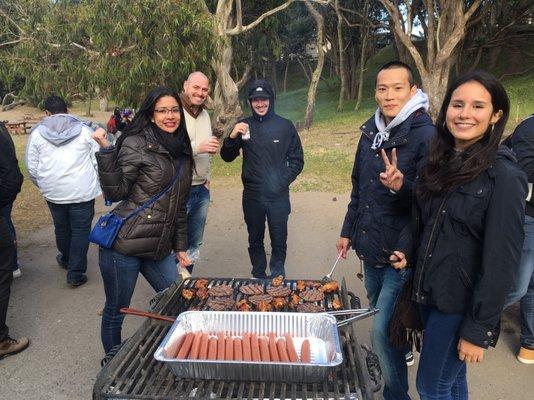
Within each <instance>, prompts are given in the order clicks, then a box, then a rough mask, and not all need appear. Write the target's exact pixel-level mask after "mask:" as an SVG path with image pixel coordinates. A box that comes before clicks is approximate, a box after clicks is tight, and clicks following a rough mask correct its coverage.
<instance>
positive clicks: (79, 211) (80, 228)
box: [47, 200, 95, 282]
mask: <svg viewBox="0 0 534 400" xmlns="http://www.w3.org/2000/svg"><path fill="white" fill-rule="evenodd" d="M47 203H48V208H49V209H50V213H51V214H52V219H53V220H54V229H55V234H56V246H57V249H58V250H59V252H60V253H61V260H62V261H63V263H64V264H65V265H67V266H68V272H67V282H79V281H80V280H81V279H82V275H83V274H84V273H85V272H86V271H87V250H88V249H89V233H91V223H92V222H93V216H94V215H95V201H94V200H90V201H85V202H83V203H70V204H56V203H51V202H49V201H47Z"/></svg>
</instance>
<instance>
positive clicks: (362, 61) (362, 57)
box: [354, 0, 369, 111]
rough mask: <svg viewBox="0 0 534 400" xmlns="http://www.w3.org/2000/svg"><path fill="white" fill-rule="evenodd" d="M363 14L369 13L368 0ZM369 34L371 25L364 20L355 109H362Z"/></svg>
mask: <svg viewBox="0 0 534 400" xmlns="http://www.w3.org/2000/svg"><path fill="white" fill-rule="evenodd" d="M363 9H364V12H363V15H367V0H366V1H365V5H364V8H363ZM368 36H369V25H367V24H366V20H364V22H363V26H362V43H361V51H360V76H359V77H358V98H357V99H356V104H355V105H354V111H358V110H359V109H360V105H361V104H362V97H363V73H364V72H365V53H366V49H367V37H368Z"/></svg>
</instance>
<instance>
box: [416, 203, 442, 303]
mask: <svg viewBox="0 0 534 400" xmlns="http://www.w3.org/2000/svg"><path fill="white" fill-rule="evenodd" d="M447 198H448V196H447V197H445V198H444V199H443V201H442V202H441V204H440V206H439V208H438V213H437V216H436V220H435V221H434V225H433V226H432V231H431V232H430V237H429V239H428V244H427V246H426V250H425V256H424V257H423V264H422V265H421V272H420V273H419V281H418V282H417V291H416V293H415V297H416V298H417V299H418V300H419V299H421V300H424V298H421V295H420V294H419V293H420V292H421V282H422V280H423V271H424V269H425V265H426V260H427V257H428V251H429V250H430V246H431V244H432V240H433V238H434V233H435V231H436V227H437V226H438V225H439V222H440V218H441V216H442V215H443V214H445V210H444V209H443V207H444V206H445V202H446V201H447Z"/></svg>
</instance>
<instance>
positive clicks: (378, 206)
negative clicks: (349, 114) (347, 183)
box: [340, 109, 435, 265]
mask: <svg viewBox="0 0 534 400" xmlns="http://www.w3.org/2000/svg"><path fill="white" fill-rule="evenodd" d="M360 129H361V132H362V135H361V138H360V142H359V143H358V150H357V151H356V158H355V160H354V167H353V170H352V192H351V197H350V203H349V205H348V208H347V213H346V215H345V221H344V222H343V228H342V229H341V235H340V236H341V237H344V238H348V239H350V240H351V245H352V247H353V248H354V249H355V250H356V253H357V254H358V257H359V258H360V259H362V260H364V261H365V262H369V263H370V264H371V265H373V264H384V263H385V262H387V260H388V259H389V254H388V252H389V251H392V250H395V249H396V248H397V240H398V238H399V235H400V232H401V231H402V229H403V228H404V227H405V226H406V225H408V224H409V222H410V215H411V201H412V191H413V183H414V180H415V176H416V173H417V171H418V169H419V168H420V166H421V164H422V162H423V161H424V159H425V157H426V155H427V152H428V144H429V140H430V138H431V137H432V136H433V135H434V133H435V128H434V125H432V120H431V119H430V116H429V115H428V114H427V113H426V112H425V111H424V110H423V109H421V110H418V111H415V112H413V113H412V114H411V115H410V116H409V117H408V118H407V119H406V120H405V121H404V122H403V123H402V124H400V125H399V126H397V127H395V128H393V129H392V131H391V133H390V138H389V140H388V141H387V142H384V143H383V144H382V146H380V147H379V148H378V149H377V150H373V149H371V145H372V143H373V140H374V137H375V135H376V134H377V128H376V125H375V121H374V116H373V117H372V118H370V119H369V120H368V121H367V122H366V123H365V124H363V125H362V127H361V128H360ZM393 148H396V149H397V157H398V166H397V168H398V169H399V170H400V171H401V172H402V173H403V174H404V183H403V185H402V187H401V189H400V190H399V192H397V193H393V192H392V191H390V190H389V189H388V188H387V187H385V186H384V185H383V184H382V183H381V182H380V179H379V174H380V173H381V172H384V170H385V166H384V161H383V160H382V157H381V155H380V150H381V149H384V150H385V151H386V153H387V154H388V157H389V158H390V159H391V150H392V149H393Z"/></svg>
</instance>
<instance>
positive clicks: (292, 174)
mask: <svg viewBox="0 0 534 400" xmlns="http://www.w3.org/2000/svg"><path fill="white" fill-rule="evenodd" d="M258 87H261V88H262V89H263V91H264V92H266V93H268V94H269V96H270V104H269V111H268V112H267V114H266V115H264V116H259V115H257V114H256V113H255V112H254V110H252V116H250V117H248V118H245V119H243V120H241V121H240V122H246V123H247V124H248V126H249V129H250V139H249V140H242V139H241V135H239V136H238V137H237V138H235V139H232V138H230V137H227V138H226V139H225V140H224V143H223V146H222V148H221V158H222V159H223V160H224V161H227V162H230V161H233V160H235V158H236V157H237V156H239V150H240V149H242V151H243V169H242V173H241V179H242V180H243V186H244V192H243V196H244V197H246V198H251V199H258V200H275V199H279V198H281V197H288V196H289V185H290V184H291V182H293V181H294V180H295V179H296V178H297V176H298V175H299V174H300V172H301V171H302V168H303V167H304V154H303V152H302V145H301V143H300V138H299V135H298V133H297V130H296V129H295V126H294V125H293V123H292V122H291V121H289V120H287V119H285V118H282V117H280V116H279V115H277V114H275V112H274V98H275V97H274V92H273V90H272V88H271V86H270V85H269V84H268V83H267V82H266V81H265V80H263V79H260V80H257V81H255V82H254V83H253V84H252V85H251V90H254V89H255V88H258Z"/></svg>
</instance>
